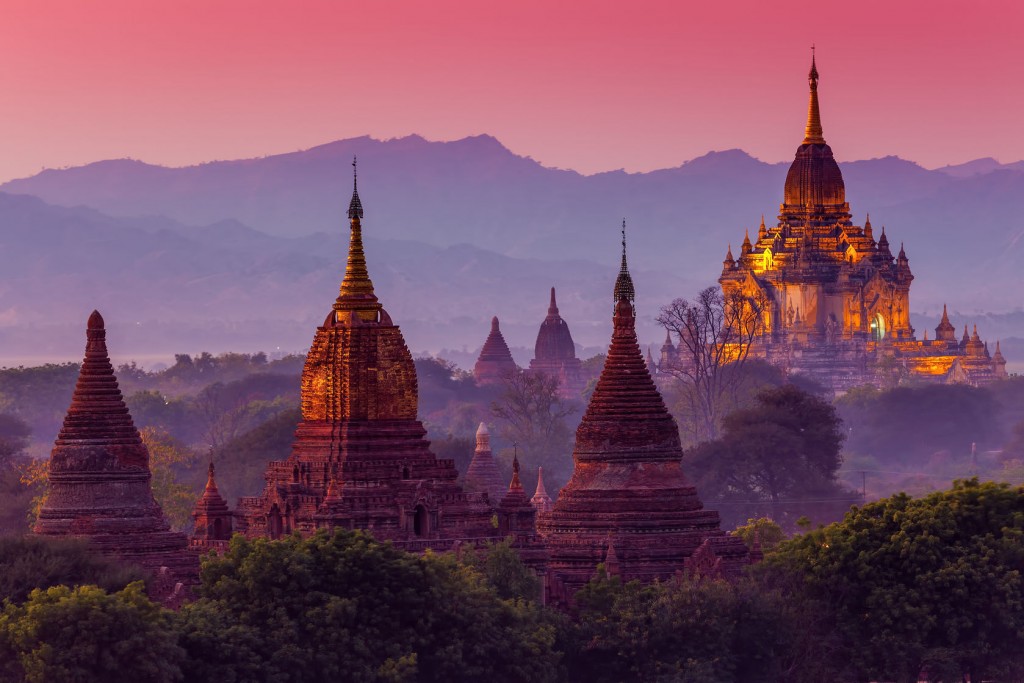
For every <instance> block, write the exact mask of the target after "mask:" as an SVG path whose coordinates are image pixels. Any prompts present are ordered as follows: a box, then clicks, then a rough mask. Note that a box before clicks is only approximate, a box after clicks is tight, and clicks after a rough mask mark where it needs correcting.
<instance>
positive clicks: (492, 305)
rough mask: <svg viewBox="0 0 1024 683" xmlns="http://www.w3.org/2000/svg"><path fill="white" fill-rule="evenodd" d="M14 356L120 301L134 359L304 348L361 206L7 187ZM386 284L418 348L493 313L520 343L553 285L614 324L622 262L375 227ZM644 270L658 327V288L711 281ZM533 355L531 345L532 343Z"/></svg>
mask: <svg viewBox="0 0 1024 683" xmlns="http://www.w3.org/2000/svg"><path fill="white" fill-rule="evenodd" d="M0 226H2V230H0V272H2V273H3V278H2V280H0V364H11V363H33V362H39V361H41V360H43V359H49V358H54V357H64V358H69V359H73V358H77V357H80V355H81V352H82V349H83V348H84V347H83V340H84V326H85V320H86V318H87V317H88V314H89V312H90V311H92V309H93V308H99V309H100V310H102V312H103V313H104V316H105V318H106V320H107V322H108V326H109V328H110V330H111V335H110V338H111V350H112V352H113V353H114V354H115V355H116V356H118V357H119V358H121V359H125V358H128V357H132V358H136V359H139V360H140V361H142V360H145V361H151V360H153V359H154V358H164V359H167V358H170V355H171V354H172V353H174V352H198V351H200V350H210V351H224V350H237V351H257V350H265V351H270V352H273V351H275V350H277V349H280V350H281V351H285V352H288V351H304V350H305V349H306V348H307V347H308V346H309V342H310V341H311V340H312V335H313V330H314V328H315V326H316V325H318V324H320V323H321V322H322V321H323V319H324V316H325V315H326V314H327V312H328V311H329V310H330V305H331V303H332V302H333V300H334V297H335V296H337V287H338V283H339V282H340V280H341V277H342V274H343V272H344V262H345V250H346V247H347V239H348V229H347V227H348V226H347V222H346V224H345V225H344V227H342V226H341V225H339V226H337V227H336V228H334V229H333V230H332V231H331V232H329V233H315V234H312V235H307V236H304V237H278V236H270V235H266V234H264V233H261V232H259V231H256V230H253V229H251V228H248V227H246V226H244V225H242V224H241V223H239V222H237V221H233V220H230V221H220V222H218V223H214V224H210V225H206V226H202V227H190V226H185V225H182V224H180V223H177V222H175V221H173V220H170V219H166V218H112V217H110V216H107V215H104V214H102V213H100V212H98V211H96V210H94V209H88V208H84V207H78V208H66V207H58V206H53V205H50V204H47V203H45V202H43V201H41V200H40V199H38V198H35V197H30V196H25V195H11V194H5V193H0ZM365 241H366V252H367V259H368V262H369V267H370V272H371V275H372V277H373V280H374V283H375V285H376V288H377V293H378V295H379V296H380V298H381V300H382V302H383V303H384V305H385V306H386V307H387V309H388V311H389V312H390V313H391V314H392V315H393V316H394V318H395V320H397V321H398V322H399V324H400V325H401V326H402V328H403V330H404V331H405V336H406V340H407V341H408V343H409V345H410V347H411V348H412V349H413V350H414V351H437V350H440V349H441V348H452V349H462V348H464V349H466V350H467V351H474V350H475V349H477V348H478V347H479V345H480V344H481V343H482V342H483V340H484V338H485V337H486V335H487V331H488V329H489V320H490V317H491V316H492V315H498V316H500V317H501V318H502V320H503V329H504V330H505V333H506V336H507V338H508V340H509V343H510V344H512V345H513V346H519V347H532V345H533V341H534V338H535V335H536V331H537V326H538V325H539V324H540V321H541V320H543V318H544V315H545V313H546V309H547V301H548V288H549V287H550V286H551V285H556V286H557V287H558V288H559V303H560V305H561V307H562V311H563V313H564V314H565V315H566V317H568V318H569V319H570V320H571V321H572V329H573V332H574V334H575V335H576V337H577V340H578V341H579V342H580V343H582V344H589V345H593V346H598V347H603V345H604V344H606V343H607V339H608V337H609V334H610V325H611V322H610V304H609V297H610V291H611V287H612V282H613V281H614V277H615V268H614V265H613V266H607V265H599V264H595V263H590V262H587V261H582V260H559V261H548V260H539V259H520V258H512V257H509V256H504V255H501V254H496V253H494V252H491V251H487V250H484V249H481V248H479V247H475V246H471V245H466V244H462V245H454V246H450V247H436V246H432V245H428V244H425V243H422V242H413V241H408V240H383V239H378V238H376V237H367V239H366V240H365ZM635 275H636V279H637V286H638V289H639V290H640V291H642V292H648V293H650V294H649V295H648V296H647V297H646V298H647V300H646V301H645V302H644V304H643V306H642V308H641V315H643V316H645V317H646V318H647V319H648V320H647V323H646V324H647V328H646V329H647V330H648V331H649V333H648V336H649V337H650V339H652V340H657V339H660V336H659V335H658V333H657V331H656V330H655V329H654V327H653V324H652V323H651V322H650V318H652V317H653V315H654V314H655V313H656V308H657V306H658V305H660V301H661V298H660V297H659V296H657V295H655V294H654V293H655V292H661V293H666V292H673V291H689V290H690V289H693V288H695V287H696V286H697V283H696V282H695V281H691V280H686V279H685V278H680V277H676V276H674V275H672V274H670V273H664V272H661V273H659V272H652V271H648V270H645V269H643V268H639V269H637V272H636V274H635ZM523 360H524V361H525V360H528V356H526V357H525V358H523Z"/></svg>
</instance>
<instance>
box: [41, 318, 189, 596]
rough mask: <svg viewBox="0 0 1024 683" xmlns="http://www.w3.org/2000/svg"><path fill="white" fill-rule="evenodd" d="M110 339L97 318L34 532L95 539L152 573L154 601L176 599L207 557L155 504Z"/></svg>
mask: <svg viewBox="0 0 1024 683" xmlns="http://www.w3.org/2000/svg"><path fill="white" fill-rule="evenodd" d="M106 338H107V334H106V329H105V327H104V322H103V316H101V315H100V314H99V312H98V311H93V312H92V315H90V316H89V322H88V325H87V328H86V346H85V358H84V360H83V361H82V367H81V370H80V371H79V374H78V382H77V383H76V385H75V391H74V394H73V395H72V398H71V406H70V407H69V408H68V411H67V414H66V415H65V417H64V424H63V426H62V427H61V430H60V432H59V434H58V435H57V440H56V442H55V443H54V446H53V451H52V452H51V454H50V462H49V469H48V480H47V487H46V495H45V498H44V502H43V506H42V509H41V510H40V511H39V518H38V519H37V521H36V523H35V526H34V527H33V529H32V532H33V533H34V534H37V535H39V536H64V537H77V538H84V539H87V540H88V541H89V543H90V544H91V545H92V546H93V547H94V548H96V549H97V550H98V551H99V552H101V553H102V554H104V555H110V556H113V557H117V558H119V559H121V560H124V561H126V562H130V563H132V564H135V565H138V566H140V567H142V568H144V569H146V570H147V571H149V572H150V573H151V574H153V575H154V576H155V577H156V580H155V581H153V582H152V583H151V585H150V593H151V594H152V595H153V597H155V598H157V599H159V600H173V599H174V597H173V594H174V593H175V592H176V591H177V592H178V593H180V592H181V590H182V588H183V587H185V588H187V587H188V586H191V585H194V584H197V583H198V579H199V556H198V555H197V554H195V553H193V552H190V551H189V550H188V539H187V538H186V537H185V535H184V534H180V533H177V532H173V531H171V530H170V525H169V524H168V523H167V521H166V520H165V519H164V515H163V510H161V508H160V505H159V503H157V502H156V499H155V498H154V497H153V490H152V487H151V484H150V481H151V479H152V475H151V473H150V470H149V451H148V450H147V449H146V446H145V444H144V443H143V442H142V437H141V436H140V435H139V431H138V430H137V429H136V428H135V423H134V422H133V421H132V416H131V414H129V412H128V407H127V406H126V405H125V403H124V397H123V396H122V395H121V389H120V387H119V386H118V384H117V377H116V376H115V375H114V368H113V366H112V365H111V363H110V356H109V355H108V352H107V341H106Z"/></svg>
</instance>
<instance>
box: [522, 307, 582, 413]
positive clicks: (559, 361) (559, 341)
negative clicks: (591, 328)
mask: <svg viewBox="0 0 1024 683" xmlns="http://www.w3.org/2000/svg"><path fill="white" fill-rule="evenodd" d="M533 349H534V351H533V360H531V361H530V371H531V372H542V373H544V374H546V375H550V376H551V377H555V378H557V379H558V390H559V395H560V396H561V397H562V398H565V399H579V397H580V394H581V393H582V392H583V389H584V388H585V387H586V381H585V379H584V378H583V370H582V364H581V363H580V359H579V358H577V357H576V344H575V343H573V341H572V334H571V333H570V332H569V324H568V323H566V322H565V320H563V319H562V316H561V315H560V314H559V313H558V304H557V302H556V301H555V288H554V287H552V288H551V302H550V303H549V304H548V314H547V317H546V318H544V322H542V323H541V324H540V330H538V332H537V342H536V344H535V345H534V347H533Z"/></svg>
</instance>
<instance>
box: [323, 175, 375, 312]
mask: <svg viewBox="0 0 1024 683" xmlns="http://www.w3.org/2000/svg"><path fill="white" fill-rule="evenodd" d="M356 173H357V171H356V158H355V157H354V156H353V157H352V201H351V202H349V205H348V218H349V223H350V224H351V233H350V234H349V243H348V262H347V263H346V264H345V277H344V279H343V280H342V282H341V291H340V292H339V294H338V299H337V301H336V302H335V304H334V309H335V310H338V311H340V310H360V311H364V312H363V313H360V317H363V318H365V319H366V320H370V319H374V320H375V319H376V316H377V310H378V309H379V308H380V304H379V303H377V296H376V295H375V294H374V292H373V282H372V281H371V280H370V274H369V272H368V271H367V269H366V255H365V254H364V253H363V228H362V224H361V223H360V219H361V218H362V217H363V203H362V202H361V201H360V200H359V189H358V187H357V185H356V183H357V175H356Z"/></svg>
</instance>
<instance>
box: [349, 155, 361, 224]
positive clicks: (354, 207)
mask: <svg viewBox="0 0 1024 683" xmlns="http://www.w3.org/2000/svg"><path fill="white" fill-rule="evenodd" d="M348 217H349V220H359V219H360V218H362V217H363V203H362V202H361V201H359V172H358V169H357V168H356V157H355V155H353V156H352V200H351V201H350V202H349V203H348Z"/></svg>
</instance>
